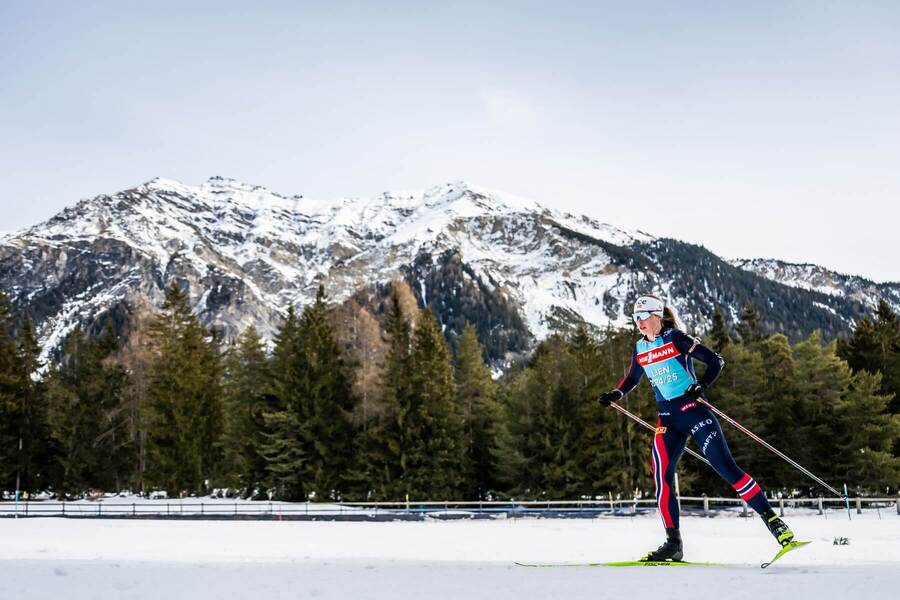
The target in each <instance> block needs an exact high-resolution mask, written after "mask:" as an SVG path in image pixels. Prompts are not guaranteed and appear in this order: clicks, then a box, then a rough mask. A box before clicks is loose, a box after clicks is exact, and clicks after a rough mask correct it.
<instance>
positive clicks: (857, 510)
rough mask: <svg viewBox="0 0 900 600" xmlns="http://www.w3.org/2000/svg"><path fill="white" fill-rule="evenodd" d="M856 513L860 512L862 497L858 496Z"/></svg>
mask: <svg viewBox="0 0 900 600" xmlns="http://www.w3.org/2000/svg"><path fill="white" fill-rule="evenodd" d="M856 514H858V515H861V514H862V498H860V497H859V496H857V497H856Z"/></svg>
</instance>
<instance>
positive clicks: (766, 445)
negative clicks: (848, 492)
mask: <svg viewBox="0 0 900 600" xmlns="http://www.w3.org/2000/svg"><path fill="white" fill-rule="evenodd" d="M697 402H699V403H700V404H702V405H703V406H705V407H707V408H708V409H710V410H711V411H713V412H714V413H716V414H717V415H719V416H720V417H722V418H723V419H725V420H726V421H728V422H729V423H731V424H732V425H734V426H735V427H737V428H738V429H740V430H741V431H743V432H744V433H745V434H747V435H748V436H749V437H750V438H751V439H752V440H754V441H756V442H758V443H759V444H760V445H762V446H763V447H764V448H766V449H768V450H770V451H771V452H773V453H774V454H776V455H777V456H779V457H781V458H783V459H784V460H786V461H787V462H788V463H789V464H790V465H791V466H792V467H794V468H795V469H797V470H798V471H800V472H801V473H803V474H805V475H806V476H807V477H809V478H811V479H812V480H814V481H815V482H816V483H818V484H819V485H821V486H823V487H825V488H826V489H828V490H829V491H831V492H832V493H834V494H835V495H836V496H839V497H841V498H846V496H845V495H844V494H841V493H840V492H839V491H837V490H836V489H834V488H833V487H831V486H830V485H828V484H827V483H825V482H824V481H822V480H821V479H819V478H818V477H816V476H815V475H813V474H812V473H811V472H810V471H809V469H806V468H804V467H803V466H802V465H800V463H798V462H797V461H795V460H793V459H792V458H791V457H789V456H788V455H787V454H785V453H784V452H781V451H780V450H778V449H777V448H775V447H774V446H772V445H771V444H769V443H768V442H766V440H764V439H762V438H761V437H759V436H758V435H756V434H755V433H753V432H752V431H750V430H749V429H747V428H746V427H744V426H743V425H741V424H740V423H738V422H737V421H735V420H734V419H732V418H731V417H729V416H728V415H726V414H725V413H723V412H722V411H721V410H719V409H718V408H716V407H715V406H713V405H712V404H710V403H709V402H707V401H706V400H704V399H703V398H697Z"/></svg>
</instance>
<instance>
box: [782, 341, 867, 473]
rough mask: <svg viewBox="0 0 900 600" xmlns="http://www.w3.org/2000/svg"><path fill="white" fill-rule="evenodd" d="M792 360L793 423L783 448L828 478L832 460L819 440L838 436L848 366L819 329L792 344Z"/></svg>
mask: <svg viewBox="0 0 900 600" xmlns="http://www.w3.org/2000/svg"><path fill="white" fill-rule="evenodd" d="M794 364H795V369H796V371H795V377H796V380H795V385H794V389H795V396H794V399H793V402H792V406H791V408H792V416H793V421H794V423H795V427H794V432H793V434H792V435H791V437H790V438H789V439H787V440H784V441H783V442H782V445H783V446H784V448H783V451H784V452H787V453H788V455H789V456H791V457H792V458H794V459H795V460H796V461H797V462H799V463H800V464H802V465H803V466H805V467H806V468H808V469H810V470H811V471H813V472H814V473H818V474H821V475H820V477H827V478H830V477H831V476H832V475H833V474H834V461H833V459H832V457H831V456H829V453H827V452H823V451H822V450H823V448H822V442H823V440H835V439H837V438H838V437H839V431H838V428H839V427H840V424H839V422H838V419H837V417H836V411H837V410H838V408H839V405H840V403H841V399H842V398H843V397H844V396H845V395H846V394H847V390H848V389H849V387H850V381H851V372H850V367H849V366H848V365H847V363H846V362H845V361H844V360H842V359H841V358H839V357H838V356H837V354H836V345H835V344H834V343H831V344H828V345H825V346H823V345H822V337H821V335H820V334H819V332H814V333H813V334H812V335H810V336H809V338H807V339H806V340H804V341H802V342H799V343H797V344H796V345H795V346H794ZM809 485H810V487H811V486H812V485H814V484H811V483H810V484H809ZM794 487H799V486H794Z"/></svg>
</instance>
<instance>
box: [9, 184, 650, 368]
mask: <svg viewBox="0 0 900 600" xmlns="http://www.w3.org/2000/svg"><path fill="white" fill-rule="evenodd" d="M561 231H563V232H565V235H564V234H563V233H561ZM572 235H577V236H581V237H582V238H583V240H582V241H580V242H572V240H571V239H570V238H571V236H572ZM566 236H569V237H566ZM651 239H652V238H651V237H650V236H648V235H646V234H643V233H638V232H626V231H624V230H621V229H618V228H616V227H613V226H611V225H608V224H603V223H600V222H598V221H596V220H593V219H590V218H587V217H583V216H582V217H577V216H572V215H568V214H563V213H560V212H558V211H554V210H550V209H548V208H545V207H542V206H541V205H539V204H538V203H536V202H534V201H532V200H528V199H524V198H519V197H516V196H513V195H510V194H505V193H502V192H496V191H491V190H486V189H482V188H478V187H475V186H471V185H467V184H465V183H461V182H456V183H450V184H446V185H442V186H437V187H434V188H431V189H428V190H424V191H409V192H391V193H384V194H381V195H379V196H375V197H371V198H339V199H334V200H316V199H309V198H304V197H301V196H291V197H287V196H283V195H280V194H277V193H274V192H271V191H269V190H267V189H265V188H263V187H260V186H253V185H248V184H244V183H240V182H237V181H234V180H231V179H224V178H220V177H214V178H212V179H210V180H209V181H208V182H206V183H204V184H203V185H200V186H187V185H184V184H181V183H179V182H176V181H171V180H165V179H154V180H152V181H150V182H148V183H146V184H143V185H141V186H138V187H137V188H134V189H131V190H125V191H123V192H120V193H118V194H115V195H112V196H98V197H96V198H92V199H88V200H83V201H81V202H79V203H78V204H77V205H75V206H74V207H71V208H68V209H66V210H64V211H63V212H62V213H60V214H59V215H57V216H56V217H54V218H53V219H51V220H49V221H48V222H46V223H42V224H39V225H37V226H34V227H32V228H30V229H28V230H25V231H23V232H19V233H18V234H16V235H14V236H11V237H10V238H7V239H5V240H2V242H0V285H2V287H3V288H4V289H6V290H8V291H9V292H10V293H11V294H12V296H13V297H14V299H16V300H17V302H18V304H19V305H21V306H28V307H29V308H31V307H34V306H36V307H37V308H34V309H32V312H33V313H35V314H36V317H37V319H38V321H39V333H40V335H41V342H42V343H43V344H44V346H45V348H46V352H47V353H49V352H50V351H52V350H53V349H55V348H57V347H58V346H59V344H60V343H61V342H62V340H63V339H64V337H65V336H66V335H67V334H68V333H69V332H70V331H71V330H72V328H74V327H75V326H76V325H78V324H79V323H82V324H83V323H85V322H88V321H90V320H91V319H92V318H94V319H96V317H97V316H98V315H100V314H102V313H104V311H110V310H113V309H114V308H115V307H117V306H120V305H121V303H123V302H124V303H133V301H134V299H135V297H137V296H138V295H143V296H146V297H147V298H149V300H150V303H151V304H152V305H158V304H159V303H160V301H161V298H162V295H163V290H164V288H165V285H166V284H167V282H169V281H172V280H175V281H178V282H179V283H181V284H183V285H187V286H188V288H189V290H190V292H191V296H192V298H193V300H194V304H195V309H196V311H197V313H198V314H199V315H200V316H201V318H203V319H204V321H205V322H207V324H209V325H212V326H217V327H221V328H222V329H223V330H224V331H225V333H226V335H229V336H233V335H236V334H238V333H239V332H240V331H241V330H242V329H243V328H244V327H245V326H246V325H247V324H250V323H253V324H254V325H256V326H257V328H258V329H259V330H260V331H261V332H262V333H263V335H264V336H266V337H271V335H272V334H273V332H274V330H275V328H276V327H277V325H278V322H279V321H280V318H281V317H282V316H283V314H284V313H285V311H286V309H287V307H288V306H290V305H291V304H294V305H301V306H302V305H303V304H305V303H307V302H309V301H311V299H312V298H313V297H314V295H315V290H316V287H317V286H318V284H319V283H326V284H327V291H328V293H329V295H330V297H331V299H332V300H334V301H342V300H344V299H346V298H348V297H350V296H351V295H352V294H353V293H354V292H356V291H357V290H358V289H359V288H360V287H361V286H364V285H371V284H373V283H378V282H387V281H390V280H391V278H393V277H395V276H397V274H398V273H400V271H401V269H402V268H403V267H404V266H408V265H410V264H412V263H413V262H414V261H415V259H416V257H417V256H420V255H422V254H423V253H424V254H429V255H432V256H435V257H439V256H441V255H442V253H445V252H447V251H455V252H458V253H459V254H460V255H461V257H462V260H463V261H464V262H465V264H466V266H467V268H470V269H471V272H472V273H473V274H474V277H475V278H476V279H477V280H478V281H477V283H478V284H479V285H483V286H486V287H488V288H490V289H491V290H492V293H495V294H498V295H502V296H504V297H505V298H507V299H508V300H509V301H510V302H513V303H514V304H515V305H516V306H518V307H520V309H521V313H522V315H523V317H524V319H525V320H526V322H527V326H528V329H529V332H530V334H531V335H533V336H536V337H538V338H540V337H543V336H545V335H546V334H547V333H548V332H549V331H550V329H551V324H550V322H549V321H548V315H553V314H556V313H557V312H558V311H559V310H563V311H568V312H569V313H571V314H573V315H577V318H578V319H582V320H584V321H587V322H589V323H593V324H595V325H597V326H604V325H606V324H607V323H618V324H623V323H624V317H623V316H622V315H623V312H624V309H623V307H624V302H625V298H626V296H627V295H628V293H629V291H630V289H631V287H633V286H629V285H625V287H622V286H623V285H624V284H628V283H629V282H630V281H631V280H632V279H633V274H631V273H627V272H623V271H622V269H620V268H619V266H618V265H616V264H615V263H614V261H613V260H612V259H611V258H610V256H609V255H608V254H607V253H606V252H605V251H604V249H603V244H608V245H612V246H620V245H627V244H631V243H634V242H636V241H648V240H651ZM414 287H415V289H416V292H417V293H420V294H421V296H422V297H427V294H428V290H427V289H423V288H422V287H421V285H416V286H414ZM608 292H610V293H611V294H612V295H611V296H607V297H606V298H604V296H605V295H606V294H607V293H608ZM123 310H125V312H127V309H123Z"/></svg>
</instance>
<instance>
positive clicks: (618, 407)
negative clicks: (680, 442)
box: [609, 402, 712, 467]
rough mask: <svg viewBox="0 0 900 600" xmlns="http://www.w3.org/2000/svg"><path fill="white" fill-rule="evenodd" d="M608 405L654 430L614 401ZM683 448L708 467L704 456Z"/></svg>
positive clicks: (653, 429)
mask: <svg viewBox="0 0 900 600" xmlns="http://www.w3.org/2000/svg"><path fill="white" fill-rule="evenodd" d="M609 405H610V406H612V407H613V408H615V409H616V410H617V411H619V412H620V413H622V414H623V415H625V416H626V417H628V418H630V419H632V420H634V421H637V422H638V423H640V424H641V425H643V426H644V427H645V428H647V429H649V430H650V431H653V432H654V433H655V432H656V427H654V426H653V425H651V424H650V423H648V422H647V421H645V420H643V419H642V418H640V417H639V416H637V415H636V414H634V413H631V412H629V411H628V410H626V409H625V408H622V407H621V406H619V405H618V404H616V403H615V402H610V403H609ZM684 449H685V450H687V452H688V454H690V455H691V456H694V457H696V458H699V459H700V460H702V461H703V462H705V463H706V464H707V465H708V466H710V467H711V466H712V465H711V464H709V461H708V460H706V459H705V458H703V457H702V456H700V455H699V454H697V453H696V452H694V451H693V450H691V449H690V448H688V447H687V446H685V448H684Z"/></svg>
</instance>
